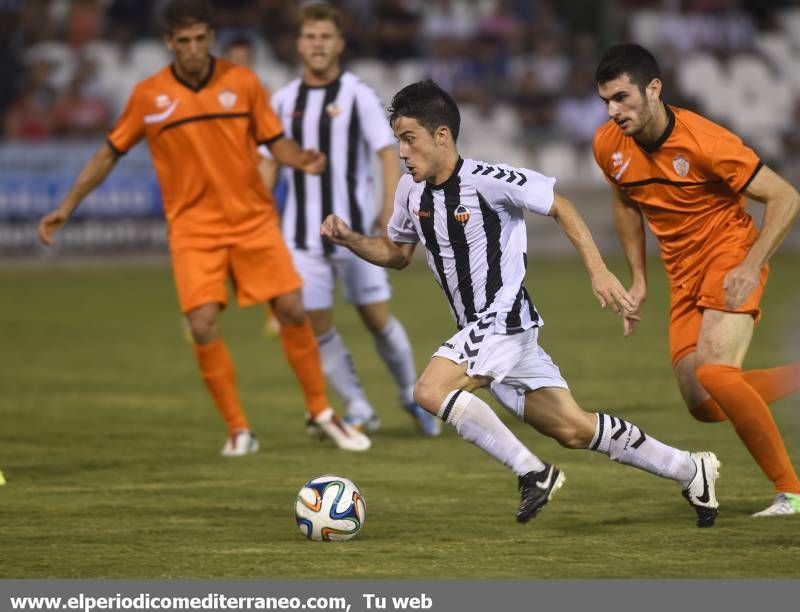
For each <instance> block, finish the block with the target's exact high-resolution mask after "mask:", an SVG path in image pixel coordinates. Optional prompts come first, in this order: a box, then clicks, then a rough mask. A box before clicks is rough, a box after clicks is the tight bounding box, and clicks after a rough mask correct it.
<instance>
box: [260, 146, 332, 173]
mask: <svg viewBox="0 0 800 612" xmlns="http://www.w3.org/2000/svg"><path fill="white" fill-rule="evenodd" d="M267 146H268V147H269V152H270V153H272V156H273V157H274V158H275V161H276V162H277V163H279V164H282V165H285V166H291V167H292V168H297V169H298V170H302V171H303V172H308V173H309V174H322V171H323V170H324V169H325V164H327V163H328V158H327V157H325V154H323V153H320V152H319V151H314V150H311V149H301V148H300V145H298V144H297V142H296V141H294V140H292V139H291V138H280V139H278V140H276V141H274V142H271V143H270V144H268V145H267Z"/></svg>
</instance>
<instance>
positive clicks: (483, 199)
mask: <svg viewBox="0 0 800 612" xmlns="http://www.w3.org/2000/svg"><path fill="white" fill-rule="evenodd" d="M391 112H392V115H391V123H392V127H393V129H394V133H395V135H396V137H397V138H398V139H399V141H400V157H401V159H402V160H403V161H404V162H405V164H406V167H407V168H408V172H409V173H408V174H407V175H406V176H404V177H403V178H402V179H401V180H400V183H399V184H398V187H397V192H396V194H395V203H394V213H393V214H392V217H391V220H390V222H389V227H388V237H385V238H384V237H366V236H364V235H362V234H360V233H358V232H355V231H353V230H352V229H351V228H350V227H348V225H347V224H346V223H345V222H344V221H343V220H342V219H340V218H338V217H336V216H335V215H331V216H329V217H328V218H327V219H326V220H325V222H324V224H323V226H322V229H321V232H322V234H323V236H325V237H327V238H328V239H329V240H331V241H332V242H334V243H336V244H340V245H343V246H346V247H348V248H349V249H351V250H352V251H353V252H354V253H356V254H358V255H359V256H360V257H363V258H365V259H367V260H368V261H371V262H373V263H375V264H377V265H382V266H386V267H391V268H397V269H401V268H404V267H405V266H407V265H408V264H409V262H410V260H411V256H412V253H413V251H414V248H415V246H416V243H417V242H418V241H420V240H421V241H422V243H423V245H424V246H425V250H426V256H427V260H428V266H429V267H430V269H431V271H432V272H433V275H434V278H435V279H436V281H437V282H438V283H439V285H440V286H441V287H442V290H443V291H444V293H445V295H446V296H447V300H448V303H449V305H450V310H451V312H452V314H453V318H454V319H455V321H456V324H457V326H458V328H459V331H458V332H457V333H456V334H455V335H454V336H452V337H451V338H450V339H449V340H447V341H446V342H444V343H443V344H442V346H441V347H440V348H439V350H438V351H436V353H435V354H434V356H433V358H432V359H431V361H430V363H429V364H428V366H427V368H426V369H425V371H424V372H423V373H422V376H421V377H420V379H419V381H418V382H417V385H416V387H415V389H414V395H415V398H416V400H417V402H419V404H420V405H421V406H422V407H423V408H425V409H426V410H428V411H429V412H431V413H432V414H436V415H437V416H438V417H439V418H440V419H441V420H443V421H445V422H446V423H449V424H450V425H452V426H453V427H454V428H455V429H456V431H457V432H458V434H459V435H460V436H461V437H462V438H464V439H465V440H467V441H469V442H472V443H473V444H475V445H477V446H478V447H480V448H481V449H483V450H484V451H486V452H487V453H488V454H489V455H491V456H492V457H494V458H495V459H497V460H498V461H500V462H501V463H503V464H504V465H506V466H507V467H509V468H510V469H511V470H512V471H513V472H514V473H515V474H516V475H517V476H518V477H519V489H520V495H521V501H520V505H519V509H518V511H517V520H518V521H520V522H525V521H527V520H529V519H530V518H532V517H533V516H535V515H536V513H538V512H539V510H541V508H542V507H543V506H544V505H545V504H546V503H547V502H548V500H549V499H550V498H551V497H552V495H553V494H554V493H555V491H556V490H557V489H558V488H559V487H560V486H561V485H562V483H563V482H564V474H563V473H562V472H561V471H560V470H559V469H558V468H557V467H555V466H552V465H548V464H547V463H545V462H543V461H542V460H541V459H539V458H538V457H537V456H536V455H534V454H533V453H532V452H531V451H530V450H529V449H527V448H526V447H525V446H524V445H523V444H522V442H520V441H519V440H518V439H517V438H516V437H515V436H514V434H513V433H512V432H511V431H510V430H509V429H508V428H507V427H506V426H505V425H504V424H503V423H502V421H500V419H499V418H498V417H497V415H496V414H495V413H494V412H493V411H492V409H491V408H490V407H489V406H488V405H487V404H486V403H485V402H483V400H481V399H480V398H479V397H478V396H477V395H474V394H473V391H475V390H477V389H479V388H481V387H486V386H489V388H490V391H491V393H492V394H493V395H494V396H495V398H496V399H498V401H500V403H501V404H503V406H505V407H506V408H507V409H509V410H510V411H511V412H512V413H514V414H515V415H516V416H517V417H518V418H520V419H522V420H524V421H525V422H526V423H528V424H529V425H531V426H533V427H534V428H535V429H537V430H538V431H539V432H541V433H543V434H545V435H547V436H549V437H551V438H554V439H555V440H557V441H558V442H559V443H560V444H561V445H562V446H565V447H567V448H578V449H590V450H594V451H598V452H601V453H604V454H606V455H608V456H609V457H610V458H611V459H613V460H615V461H619V462H620V463H623V464H626V465H632V466H635V467H638V468H640V469H643V470H645V471H648V472H650V473H652V474H656V475H658V476H662V477H665V478H670V479H672V480H675V481H676V482H678V483H680V485H681V487H682V488H683V495H684V497H686V499H687V500H688V501H689V503H690V504H691V505H692V506H693V507H694V509H695V510H696V512H697V525H698V526H699V527H708V526H711V525H713V523H714V520H715V518H716V516H717V512H718V510H717V507H718V504H717V500H716V496H715V492H714V485H715V480H716V477H717V475H718V473H717V472H718V467H719V462H718V461H717V459H716V457H715V456H714V454H713V453H710V452H702V453H689V452H687V451H682V450H678V449H676V448H673V447H670V446H667V445H666V444H663V443H661V442H659V441H658V440H656V439H655V438H653V437H652V436H650V435H646V434H645V433H644V432H643V431H642V430H641V429H639V428H638V427H637V426H636V425H634V424H632V423H629V422H627V421H625V420H623V419H619V418H616V417H612V416H609V415H606V414H602V413H588V412H584V411H583V410H582V409H581V408H580V407H579V406H578V404H577V403H576V402H575V400H574V399H573V397H572V395H571V394H570V392H569V389H568V387H567V383H566V381H565V380H564V379H563V377H562V376H561V373H560V371H559V369H558V367H557V366H556V365H555V364H554V363H553V361H552V360H551V359H550V357H549V356H548V355H547V353H546V352H545V351H544V350H543V349H542V347H541V346H539V344H538V342H537V336H538V329H539V327H540V326H541V325H542V323H543V321H542V317H541V316H540V315H539V313H538V312H537V311H536V308H535V307H534V305H533V302H532V301H531V299H530V296H529V295H528V292H527V291H526V290H525V287H524V285H523V282H524V278H525V269H526V261H527V260H526V251H527V243H526V238H527V233H526V230H525V222H524V219H523V211H526V210H527V211H530V212H535V213H538V214H540V215H549V216H551V217H553V218H554V219H555V220H556V222H557V223H558V224H559V226H560V227H561V229H562V231H563V232H564V233H565V234H566V235H567V237H568V238H569V239H570V240H571V241H572V243H573V244H574V245H575V248H576V250H577V251H578V253H579V254H580V256H581V259H582V260H583V262H584V264H585V266H586V269H587V271H588V273H589V277H590V279H591V283H592V290H593V292H594V294H595V296H597V298H598V300H599V301H600V304H601V306H603V307H606V306H610V307H611V308H613V309H614V310H615V311H616V312H617V314H621V313H623V312H627V311H628V310H629V309H630V308H631V306H632V302H631V298H630V296H629V295H628V294H627V292H626V291H625V289H624V288H623V287H622V285H621V284H620V282H619V281H618V280H617V278H616V277H615V276H614V275H613V274H612V273H611V272H610V271H609V270H608V269H607V268H606V266H605V263H604V262H603V259H602V257H601V256H600V253H599V252H598V250H597V247H596V246H595V243H594V240H593V239H592V236H591V234H590V233H589V230H588V228H587V227H586V224H585V223H584V222H583V220H582V219H581V217H580V215H579V214H578V212H577V211H576V210H575V208H574V206H573V205H572V204H571V203H570V202H569V200H567V199H565V198H563V197H561V196H559V195H558V194H556V193H555V192H554V190H553V186H554V184H555V179H552V178H549V177H545V176H542V175H541V174H539V173H537V172H534V171H532V170H528V169H525V168H513V167H510V166H507V165H504V164H487V163H485V162H478V161H474V160H471V159H462V158H461V157H460V156H459V154H458V150H457V149H456V139H457V137H458V130H459V124H460V116H459V112H458V107H457V106H456V104H455V102H454V101H453V99H452V98H451V97H450V96H449V95H448V94H447V93H446V92H445V91H443V90H442V89H440V88H439V87H438V86H437V85H436V84H435V83H433V82H432V81H423V82H420V83H415V84H413V85H409V86H408V87H406V88H404V89H403V90H401V91H400V92H399V93H397V95H395V97H394V99H393V100H392V109H391Z"/></svg>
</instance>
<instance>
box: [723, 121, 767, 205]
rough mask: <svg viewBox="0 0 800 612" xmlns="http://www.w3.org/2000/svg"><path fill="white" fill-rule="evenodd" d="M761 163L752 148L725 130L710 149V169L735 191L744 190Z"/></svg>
mask: <svg viewBox="0 0 800 612" xmlns="http://www.w3.org/2000/svg"><path fill="white" fill-rule="evenodd" d="M763 165H764V164H763V162H762V161H761V160H760V159H759V157H758V155H756V152H755V151H753V149H751V148H750V147H748V146H746V145H745V144H744V143H743V142H742V139H741V138H739V137H738V136H736V135H735V134H732V133H730V132H727V131H726V132H725V133H724V135H723V136H722V137H720V138H718V139H717V141H716V143H715V144H714V148H713V149H712V151H711V171H712V172H713V173H714V174H715V175H716V176H718V177H719V178H721V179H722V180H723V181H725V182H726V183H727V184H728V186H729V187H730V188H731V189H732V190H733V191H736V192H739V191H742V190H744V189H745V188H746V187H747V186H748V185H749V184H750V181H752V180H753V177H755V175H756V174H757V173H758V171H759V170H760V169H761V166H763Z"/></svg>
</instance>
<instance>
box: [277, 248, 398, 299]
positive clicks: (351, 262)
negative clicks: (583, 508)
mask: <svg viewBox="0 0 800 612" xmlns="http://www.w3.org/2000/svg"><path fill="white" fill-rule="evenodd" d="M290 250H291V253H292V260H293V261H294V267H295V268H297V271H298V272H299V273H300V276H301V277H302V278H303V305H304V306H305V308H306V310H327V309H329V308H332V307H333V292H334V287H335V284H336V279H337V278H338V279H340V280H341V281H342V294H343V296H344V299H345V300H346V301H347V302H349V303H350V304H355V305H357V306H363V305H365V304H374V303H376V302H386V301H387V300H388V299H389V298H390V297H391V295H392V290H391V287H390V286H389V277H388V276H387V274H386V270H384V269H383V268H380V267H378V266H376V265H373V264H371V263H369V262H367V261H364V260H363V259H361V258H360V257H358V256H356V255H354V254H353V253H352V252H350V251H348V250H347V249H337V251H339V252H337V253H336V254H335V255H332V256H330V257H325V256H324V255H322V254H314V253H309V252H308V251H301V250H298V249H290Z"/></svg>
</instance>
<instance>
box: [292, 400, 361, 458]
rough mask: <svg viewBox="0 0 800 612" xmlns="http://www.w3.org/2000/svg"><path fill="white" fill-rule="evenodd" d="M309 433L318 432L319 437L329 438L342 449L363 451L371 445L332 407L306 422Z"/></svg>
mask: <svg viewBox="0 0 800 612" xmlns="http://www.w3.org/2000/svg"><path fill="white" fill-rule="evenodd" d="M308 431H309V433H314V432H316V433H318V435H320V437H325V438H330V439H331V440H333V443H334V444H335V445H336V446H338V447H339V448H340V449H342V450H347V451H357V452H358V451H365V450H368V449H369V447H370V446H372V442H370V439H369V438H368V437H367V436H365V435H364V434H363V433H361V432H360V431H357V430H356V429H355V428H353V427H352V426H351V425H348V424H347V423H345V422H344V421H342V420H341V419H340V418H339V417H338V416H336V413H335V412H334V411H333V408H326V409H325V410H323V411H322V412H321V413H320V414H318V415H317V416H316V418H315V419H313V420H310V421H309V423H308Z"/></svg>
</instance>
